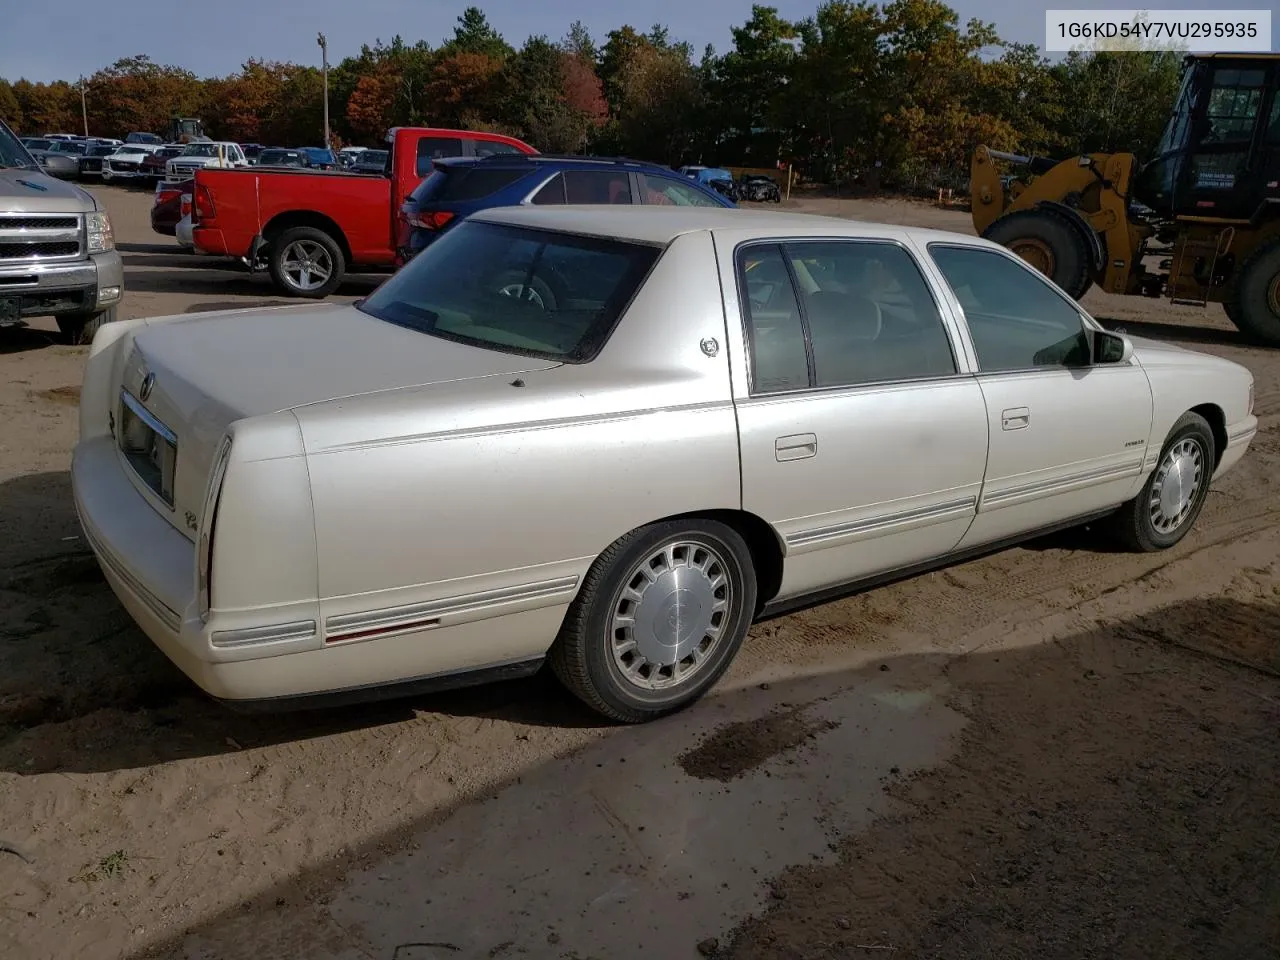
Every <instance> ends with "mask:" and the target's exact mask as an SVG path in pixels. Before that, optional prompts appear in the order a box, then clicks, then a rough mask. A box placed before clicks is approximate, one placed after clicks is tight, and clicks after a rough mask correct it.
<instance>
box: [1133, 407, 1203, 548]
mask: <svg viewBox="0 0 1280 960" xmlns="http://www.w3.org/2000/svg"><path fill="white" fill-rule="evenodd" d="M1183 444H1192V445H1194V446H1196V447H1197V448H1198V454H1197V455H1198V457H1199V476H1198V478H1197V480H1198V484H1199V485H1198V486H1197V487H1196V488H1195V490H1194V492H1193V493H1192V495H1191V500H1190V502H1189V504H1188V506H1187V510H1186V513H1185V514H1184V515H1183V516H1182V518H1181V520H1179V521H1178V524H1177V526H1175V527H1173V528H1172V529H1170V530H1161V529H1159V528H1158V527H1157V526H1156V525H1155V523H1154V520H1153V517H1152V507H1153V504H1152V500H1153V496H1154V494H1155V490H1156V487H1157V484H1159V483H1160V481H1161V478H1162V476H1163V473H1164V468H1165V462H1166V458H1167V457H1168V456H1169V454H1170V451H1172V450H1173V449H1175V448H1177V447H1179V446H1181V445H1183ZM1215 447H1216V444H1215V443H1214V439H1213V430H1212V429H1210V427H1209V423H1208V421H1206V420H1205V418H1204V417H1202V416H1200V414H1198V413H1194V412H1191V411H1188V412H1186V413H1184V414H1183V415H1182V416H1181V417H1179V418H1178V421H1177V423H1175V424H1174V425H1173V429H1172V430H1170V431H1169V436H1168V438H1167V439H1166V440H1165V442H1164V446H1162V447H1161V448H1160V460H1159V461H1158V462H1157V464H1156V468H1155V470H1153V471H1152V472H1151V476H1150V477H1148V478H1147V482H1146V483H1144V484H1143V485H1142V490H1141V491H1140V492H1139V493H1138V495H1137V496H1136V497H1134V498H1133V499H1132V500H1130V501H1129V502H1128V503H1126V504H1125V505H1124V506H1123V507H1121V508H1120V509H1119V510H1117V511H1116V513H1115V514H1114V515H1113V517H1112V518H1111V520H1112V533H1113V534H1114V535H1115V536H1116V538H1117V539H1118V540H1119V541H1120V543H1121V544H1123V545H1124V546H1125V547H1127V548H1128V549H1130V550H1133V551H1135V552H1138V553H1154V552H1156V551H1158V550H1168V549H1169V548H1170V547H1172V546H1174V545H1175V544H1176V543H1178V542H1179V541H1180V540H1182V538H1183V537H1185V536H1186V535H1187V533H1188V532H1190V530H1191V528H1192V527H1193V526H1194V525H1195V522H1196V518H1197V517H1199V516H1200V511H1201V509H1202V508H1203V507H1204V501H1205V497H1207V496H1208V494H1209V481H1210V479H1211V478H1212V477H1213V471H1214V468H1215V466H1216V464H1217V462H1218V461H1217V452H1216V449H1215Z"/></svg>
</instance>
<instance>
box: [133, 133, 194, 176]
mask: <svg viewBox="0 0 1280 960" xmlns="http://www.w3.org/2000/svg"><path fill="white" fill-rule="evenodd" d="M186 149H187V145H186V144H185V143H166V144H163V145H161V146H160V147H157V148H156V150H155V152H154V153H151V154H148V155H147V156H145V157H143V158H142V162H141V163H140V164H138V169H139V170H140V171H141V173H142V175H143V177H144V178H145V179H147V180H150V181H152V182H159V181H161V180H163V179H164V178H165V170H166V168H167V167H168V166H169V161H170V160H172V159H173V158H174V157H180V156H182V151H183V150H186Z"/></svg>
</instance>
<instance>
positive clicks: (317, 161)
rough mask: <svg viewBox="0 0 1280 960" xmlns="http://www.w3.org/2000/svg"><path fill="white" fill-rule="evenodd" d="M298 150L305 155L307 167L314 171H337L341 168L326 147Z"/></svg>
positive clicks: (301, 148) (299, 148) (300, 148)
mask: <svg viewBox="0 0 1280 960" xmlns="http://www.w3.org/2000/svg"><path fill="white" fill-rule="evenodd" d="M298 150H299V151H301V152H302V153H304V154H306V156H307V161H308V166H310V167H312V168H314V169H316V170H337V169H339V168H340V167H341V166H342V164H340V163H338V158H337V157H335V156H334V155H333V151H332V150H330V149H329V148H328V147H298Z"/></svg>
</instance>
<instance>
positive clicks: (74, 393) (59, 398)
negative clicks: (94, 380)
mask: <svg viewBox="0 0 1280 960" xmlns="http://www.w3.org/2000/svg"><path fill="white" fill-rule="evenodd" d="M31 395H32V396H33V397H36V398H38V399H40V400H48V401H49V402H50V403H67V404H71V405H72V406H75V405H76V404H78V403H79V402H80V388H79V387H78V386H66V387H53V388H51V389H49V390H33V391H31Z"/></svg>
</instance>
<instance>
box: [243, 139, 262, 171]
mask: <svg viewBox="0 0 1280 960" xmlns="http://www.w3.org/2000/svg"><path fill="white" fill-rule="evenodd" d="M240 149H241V150H243V151H244V158H245V159H246V160H248V161H249V164H250V166H252V165H253V164H255V163H257V162H258V154H260V153H261V152H262V151H263V150H264V149H266V148H265V147H263V145H262V144H260V143H242V144H240Z"/></svg>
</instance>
